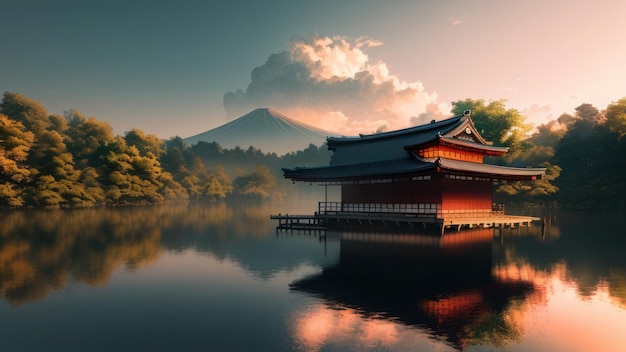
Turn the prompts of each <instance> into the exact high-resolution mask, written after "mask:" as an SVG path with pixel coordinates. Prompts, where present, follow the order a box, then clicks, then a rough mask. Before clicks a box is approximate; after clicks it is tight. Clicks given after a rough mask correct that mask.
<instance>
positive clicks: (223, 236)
mask: <svg viewBox="0 0 626 352" xmlns="http://www.w3.org/2000/svg"><path fill="white" fill-rule="evenodd" d="M307 204H308V203H307ZM278 212H282V213H286V212H290V213H312V212H313V209H294V208H293V207H292V206H289V205H272V206H232V205H226V204H211V205H205V206H188V205H179V206H167V207H150V208H129V209H88V210H72V211H19V212H11V213H4V214H0V351H362V350H376V351H455V350H461V349H462V350H464V351H492V350H495V351H624V350H626V256H625V255H624V253H625V252H626V238H625V237H624V230H623V228H622V223H623V219H624V213H621V212H604V213H603V212H566V211H554V210H552V211H550V210H546V209H518V210H516V212H517V213H521V214H529V215H535V216H541V217H546V219H547V223H546V226H545V227H544V228H543V229H542V227H541V226H540V224H536V225H534V226H533V227H531V228H529V229H527V228H522V229H505V230H503V231H501V232H500V231H498V230H496V231H494V230H485V229H478V230H471V231H470V230H467V231H460V232H451V233H449V234H447V235H446V236H444V237H443V238H437V237H432V236H426V235H423V234H413V235H403V234H380V233H378V234H377V233H374V234H372V233H348V232H342V233H338V232H333V233H329V234H328V236H327V237H326V239H325V240H324V239H320V238H319V236H313V235H302V234H300V235H297V234H286V233H279V234H277V233H276V230H275V226H276V223H274V222H272V221H270V220H269V214H270V213H278Z"/></svg>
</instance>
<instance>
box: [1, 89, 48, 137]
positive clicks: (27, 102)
mask: <svg viewBox="0 0 626 352" xmlns="http://www.w3.org/2000/svg"><path fill="white" fill-rule="evenodd" d="M0 113H2V114H4V115H6V116H8V117H9V118H11V119H13V120H15V121H18V122H20V123H22V124H23V125H24V127H25V128H26V130H27V131H31V132H33V133H34V134H35V135H37V134H38V133H40V132H42V131H43V130H45V129H46V128H47V127H48V125H49V124H50V122H49V120H48V112H47V111H46V109H45V108H44V107H43V105H41V104H40V103H39V102H37V101H35V100H33V99H29V98H26V97H24V96H23V95H21V94H19V93H12V92H5V93H4V95H3V99H2V103H0Z"/></svg>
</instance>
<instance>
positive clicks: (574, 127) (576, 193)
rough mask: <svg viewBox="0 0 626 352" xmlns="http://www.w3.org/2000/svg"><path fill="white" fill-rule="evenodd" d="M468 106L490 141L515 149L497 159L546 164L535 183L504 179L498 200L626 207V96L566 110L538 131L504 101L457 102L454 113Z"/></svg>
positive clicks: (575, 205) (504, 161)
mask: <svg viewBox="0 0 626 352" xmlns="http://www.w3.org/2000/svg"><path fill="white" fill-rule="evenodd" d="M465 109H471V110H472V120H473V121H474V123H475V125H476V127H477V128H478V130H479V132H480V133H481V134H482V135H483V137H485V139H487V140H489V141H493V142H494V144H496V145H501V146H509V147H510V150H509V153H507V154H506V155H505V156H503V157H501V158H498V159H496V160H495V162H496V163H502V164H507V165H514V166H520V167H525V166H543V167H545V168H546V174H545V176H544V177H543V178H542V179H541V180H538V181H536V182H504V183H501V184H500V185H499V186H498V188H497V190H496V191H497V192H496V195H495V196H496V198H499V199H500V200H501V201H518V202H531V203H544V204H558V205H559V206H561V207H569V208H604V209H609V208H622V209H623V208H624V207H625V206H626V139H625V138H624V136H626V98H622V99H620V100H618V101H616V102H613V103H611V104H609V105H608V106H607V107H606V109H604V110H599V109H598V108H596V107H594V106H593V105H591V104H587V103H584V104H581V105H580V106H578V107H576V108H575V111H574V112H573V113H572V114H570V113H563V114H561V115H560V116H559V117H558V118H557V119H555V120H551V121H549V122H547V123H545V124H542V125H539V126H537V128H536V129H534V130H533V128H532V127H533V126H531V125H530V124H527V123H526V122H525V121H524V116H523V115H522V114H521V113H520V112H519V111H518V110H516V109H507V108H506V106H505V101H504V100H497V101H491V102H489V103H487V102H485V101H484V100H472V99H467V100H462V101H457V102H454V103H453V113H455V114H460V113H462V112H463V111H464V110H465Z"/></svg>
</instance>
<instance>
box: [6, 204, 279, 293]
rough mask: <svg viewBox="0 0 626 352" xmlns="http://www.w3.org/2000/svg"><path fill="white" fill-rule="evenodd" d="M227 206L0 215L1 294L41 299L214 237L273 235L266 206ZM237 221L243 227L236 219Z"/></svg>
mask: <svg viewBox="0 0 626 352" xmlns="http://www.w3.org/2000/svg"><path fill="white" fill-rule="evenodd" d="M235 209H237V210H233V208H231V207H230V206H228V205H226V204H211V205H210V206H204V205H178V206H159V207H131V208H106V209H75V210H30V211H14V212H8V213H4V214H1V215H0V223H2V224H3V225H2V226H1V227H0V296H2V297H3V298H4V299H5V300H7V301H8V302H10V303H11V304H21V303H24V302H29V301H34V300H39V299H42V298H44V297H45V296H46V295H47V294H48V293H49V292H50V291H51V290H58V289H61V288H63V287H64V286H65V285H66V283H67V281H68V279H69V278H71V279H73V280H77V281H79V282H83V283H86V284H89V285H92V286H97V285H104V284H106V283H107V282H108V280H109V279H110V277H111V275H112V273H113V271H114V270H116V269H117V268H118V267H120V266H123V267H124V268H125V269H126V270H137V269H138V268H140V267H142V266H144V265H149V264H150V263H153V262H155V261H156V260H157V259H158V258H159V256H160V255H161V253H162V252H163V250H164V248H163V243H166V248H170V249H173V250H182V249H184V248H187V247H190V246H193V245H195V240H197V237H201V236H202V237H206V235H207V234H210V235H211V236H210V238H211V239H210V241H212V243H213V244H214V245H215V243H217V244H218V245H219V242H220V241H226V237H228V238H231V237H233V236H234V237H249V236H267V235H268V234H269V233H271V232H272V231H271V228H270V226H271V224H270V223H269V222H268V221H267V217H268V215H267V214H268V213H269V212H268V210H267V209H266V208H265V207H264V206H256V207H255V206H248V207H245V208H235ZM234 219H237V221H234Z"/></svg>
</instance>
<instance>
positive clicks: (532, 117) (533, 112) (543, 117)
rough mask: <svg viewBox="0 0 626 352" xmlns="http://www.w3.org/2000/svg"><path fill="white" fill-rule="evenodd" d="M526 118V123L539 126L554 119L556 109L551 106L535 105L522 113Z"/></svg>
mask: <svg viewBox="0 0 626 352" xmlns="http://www.w3.org/2000/svg"><path fill="white" fill-rule="evenodd" d="M521 113H522V115H524V116H526V123H531V124H533V125H535V126H539V125H542V124H545V123H547V122H548V121H550V120H553V119H554V108H553V107H552V106H550V105H538V104H533V105H531V106H530V107H528V108H526V109H524V110H522V111H521Z"/></svg>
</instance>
